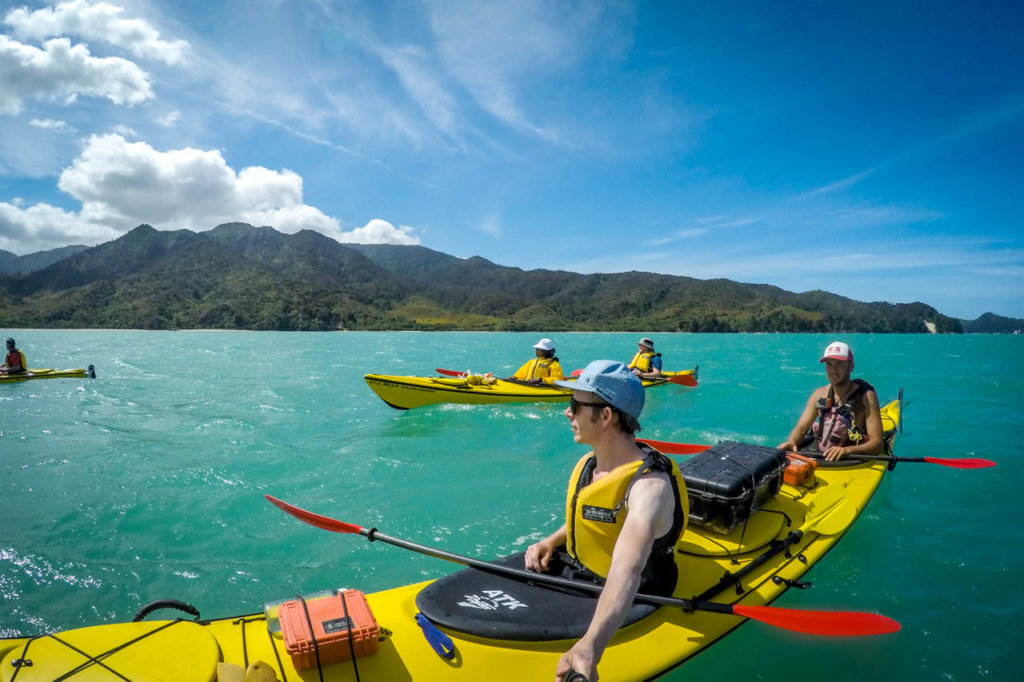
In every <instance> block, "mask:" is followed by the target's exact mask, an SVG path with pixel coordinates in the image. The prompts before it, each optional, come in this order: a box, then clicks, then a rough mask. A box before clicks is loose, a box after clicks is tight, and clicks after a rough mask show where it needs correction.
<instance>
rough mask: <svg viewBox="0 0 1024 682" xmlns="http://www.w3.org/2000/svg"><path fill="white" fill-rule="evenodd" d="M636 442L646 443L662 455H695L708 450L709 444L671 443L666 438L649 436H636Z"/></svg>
mask: <svg viewBox="0 0 1024 682" xmlns="http://www.w3.org/2000/svg"><path fill="white" fill-rule="evenodd" d="M636 442H638V443H647V444H648V445H650V446H651V447H652V448H654V449H655V450H657V451H658V452H660V453H662V454H663V455H696V454H697V453H698V452H704V451H705V450H710V449H711V446H710V445H696V444H693V443H672V442H669V441H667V440H651V439H650V438H637V439H636Z"/></svg>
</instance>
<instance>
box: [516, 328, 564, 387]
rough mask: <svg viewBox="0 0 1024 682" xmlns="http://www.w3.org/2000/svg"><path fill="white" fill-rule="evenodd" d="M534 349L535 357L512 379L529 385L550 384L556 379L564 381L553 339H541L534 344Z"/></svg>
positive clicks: (517, 371) (518, 370)
mask: <svg viewBox="0 0 1024 682" xmlns="http://www.w3.org/2000/svg"><path fill="white" fill-rule="evenodd" d="M533 347H534V355H535V357H534V358H533V359H532V360H527V361H526V363H524V364H523V366H522V367H520V368H519V369H517V370H516V373H515V374H513V375H512V376H511V377H510V379H515V380H516V381H524V382H526V383H528V384H541V383H544V384H550V383H552V382H554V381H555V380H556V379H564V378H565V374H563V373H562V365H560V364H559V363H558V358H556V357H555V344H553V343H552V342H551V339H541V340H540V341H538V342H537V343H535V344H533Z"/></svg>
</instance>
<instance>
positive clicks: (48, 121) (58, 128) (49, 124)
mask: <svg viewBox="0 0 1024 682" xmlns="http://www.w3.org/2000/svg"><path fill="white" fill-rule="evenodd" d="M28 124H29V125H30V126H32V127H33V128H40V129H42V130H52V131H55V132H58V133H73V132H75V127H74V126H73V125H70V124H69V123H68V122H67V121H56V120H54V119H52V118H33V119H32V120H31V121H29V122H28Z"/></svg>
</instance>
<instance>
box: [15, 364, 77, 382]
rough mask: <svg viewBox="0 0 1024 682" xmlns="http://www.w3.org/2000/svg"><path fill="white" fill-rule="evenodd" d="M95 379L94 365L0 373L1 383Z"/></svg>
mask: <svg viewBox="0 0 1024 682" xmlns="http://www.w3.org/2000/svg"><path fill="white" fill-rule="evenodd" d="M86 378H89V379H95V378H96V370H95V369H93V366H92V365H89V368H88V369H30V370H28V371H27V372H23V373H21V374H0V384H4V383H14V382H15V381H31V380H33V379H86Z"/></svg>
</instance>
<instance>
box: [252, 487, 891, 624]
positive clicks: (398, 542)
mask: <svg viewBox="0 0 1024 682" xmlns="http://www.w3.org/2000/svg"><path fill="white" fill-rule="evenodd" d="M264 497H266V498H267V500H269V501H270V503H271V504H273V505H275V506H276V507H278V508H279V509H281V510H283V511H285V512H286V513H288V514H291V515H292V516H294V517H295V518H297V519H299V520H300V521H303V522H305V523H308V524H309V525H311V526H316V527H317V528H322V529H323V530H328V531H331V532H333V533H350V534H353V535H363V536H365V537H366V538H367V539H368V540H370V541H371V542H373V541H375V540H380V541H381V542H384V543H386V544H389V545H393V546H395V547H401V548H402V549H408V550H411V551H413V552H417V553H419V554H425V555H427V556H431V557H434V558H436V559H444V560H445V561H451V562H453V563H456V564H461V565H463V566H468V567H470V568H475V569H477V570H481V571H484V572H486V573H492V574H494V575H500V576H504V577H506V578H512V579H514V580H522V581H525V582H529V583H540V584H545V585H552V586H557V587H563V588H568V589H572V590H577V591H581V592H591V593H595V594H598V593H600V592H601V589H602V586H601V585H598V584H596V583H588V582H584V581H579V580H568V579H566V578H561V577H558V576H553V575H546V574H544V573H534V572H533V571H527V570H525V569H523V570H520V569H516V568H511V567H508V566H500V565H497V564H492V563H490V562H487V561H481V560H479V559H473V558H471V557H466V556H462V555H459V554H453V553H451V552H446V551H444V550H442V549H436V548H434V547H427V546H425V545H419V544H416V543H414V542H409V541H408V540H402V539H400V538H393V537H390V536H387V535H384V534H383V533H379V532H378V531H377V529H376V528H370V529H369V530H367V529H365V528H362V527H361V526H357V525H355V524H352V523H345V522H344V521H339V520H337V519H332V518H330V517H329V516H322V515H320V514H315V513H313V512H310V511H306V510H305V509H300V508H299V507H296V506H294V505H291V504H288V503H287V502H284V501H282V500H279V499H277V498H276V497H273V496H272V495H265V496H264ZM634 601H638V602H643V603H646V604H654V605H657V606H675V607H678V608H681V609H684V610H686V611H710V612H714V613H723V614H729V615H734V616H742V617H744V618H751V619H753V620H757V621H761V622H762V623H767V624H769V625H774V626H776V627H780V628H784V629H786V630H793V631H795V632H803V633H806V634H811V635H831V636H855V635H880V634H886V633H890V632H896V631H897V630H899V629H900V624H899V623H897V622H896V621H895V620H893V619H891V618H888V617H886V616H882V615H879V614H875V613H863V612H856V611H846V612H843V611H807V610H803V609H782V608H778V607H774V606H745V605H742V604H721V603H718V602H704V601H696V600H693V599H677V598H674V597H662V596H657V595H650V594H637V595H636V596H635V597H634Z"/></svg>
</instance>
